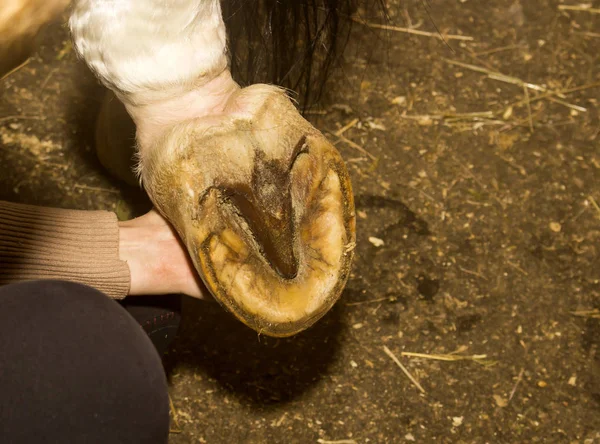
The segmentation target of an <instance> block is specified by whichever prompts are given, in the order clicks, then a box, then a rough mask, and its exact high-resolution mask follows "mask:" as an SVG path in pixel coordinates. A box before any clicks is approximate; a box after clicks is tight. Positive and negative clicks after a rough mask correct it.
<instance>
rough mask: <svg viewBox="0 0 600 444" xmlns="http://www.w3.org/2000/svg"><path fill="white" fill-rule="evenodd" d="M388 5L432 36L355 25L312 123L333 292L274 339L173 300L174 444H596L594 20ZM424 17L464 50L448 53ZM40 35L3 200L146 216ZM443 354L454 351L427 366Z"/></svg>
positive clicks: (68, 74) (81, 73)
mask: <svg viewBox="0 0 600 444" xmlns="http://www.w3.org/2000/svg"><path fill="white" fill-rule="evenodd" d="M391 3H392V4H393V5H398V4H399V5H400V6H393V8H392V15H391V18H390V22H391V23H393V24H395V25H398V26H404V27H406V26H410V25H411V23H412V24H416V25H418V29H419V30H423V31H430V32H432V35H433V36H432V37H430V36H418V35H411V34H408V33H406V32H397V31H382V30H378V29H375V28H373V27H368V26H364V25H357V26H356V27H355V30H354V39H353V41H352V43H351V46H350V48H349V50H348V52H347V53H346V62H347V63H346V64H345V65H344V67H343V69H340V70H339V71H338V72H337V73H336V74H335V75H334V79H333V82H332V83H331V85H332V87H331V90H330V91H329V93H328V97H327V100H326V101H325V102H324V103H323V107H322V112H313V113H312V114H311V115H310V116H311V119H313V121H314V122H315V124H316V125H317V126H318V127H319V128H321V129H322V130H323V131H326V132H328V134H329V136H330V137H331V139H332V140H334V141H336V145H337V146H338V147H339V149H340V151H341V152H342V154H343V155H344V157H345V158H346V159H347V161H348V166H349V169H350V171H351V174H352V178H353V183H354V189H355V194H356V197H357V200H356V202H357V210H358V215H359V233H358V246H357V259H356V263H355V267H354V272H353V274H352V277H351V279H350V281H349V283H348V287H347V290H346V291H345V293H344V295H343V297H342V299H341V301H340V302H339V303H338V304H337V305H336V307H335V308H334V309H333V310H332V312H331V313H330V314H329V315H327V316H326V317H325V318H324V319H323V320H322V321H321V322H319V323H318V324H317V325H316V326H315V327H314V328H312V329H310V330H309V331H307V332H305V333H303V334H300V335H298V336H297V337H294V338H291V339H284V340H273V339H269V338H264V337H257V336H256V334H255V333H253V332H252V331H251V330H249V329H247V328H246V327H244V326H243V325H241V324H240V323H239V322H237V321H235V320H234V319H233V318H232V317H231V316H229V315H228V314H226V313H225V312H223V310H222V309H221V308H219V307H218V306H216V305H215V304H210V303H203V302H200V301H195V300H186V301H185V304H184V305H185V306H184V309H185V313H184V317H185V319H184V326H183V329H182V332H181V336H180V338H179V339H178V340H177V341H176V343H175V345H174V347H173V350H172V351H171V352H170V354H169V356H168V358H167V366H168V369H169V375H170V380H171V396H172V400H173V404H174V408H175V410H174V417H175V420H176V421H174V423H173V428H174V431H173V434H172V435H171V438H172V442H173V443H175V444H177V443H188V442H196V443H197V442H207V443H242V442H244V443H246V442H248V443H265V442H268V443H312V442H321V443H327V442H339V443H361V444H362V443H368V442H371V443H386V442H389V443H396V442H411V441H415V442H423V443H428V442H434V440H438V441H439V442H465V443H467V442H468V443H497V442H501V443H504V442H506V443H513V442H565V443H582V444H583V443H586V444H591V443H595V442H600V312H599V310H600V207H599V205H600V119H599V99H600V88H599V85H600V84H599V83H598V82H600V70H599V68H600V51H598V48H600V15H599V14H596V13H594V12H591V11H568V10H560V9H559V2H557V1H554V0H553V1H548V0H528V1H525V0H520V1H519V0H515V1H509V0H488V1H485V2H483V1H476V0H461V1H460V2H458V1H450V0H437V1H435V2H430V3H431V4H430V9H429V14H431V19H430V17H429V16H428V14H427V10H426V9H425V6H424V5H425V4H426V3H422V2H420V1H417V0H414V1H403V2H400V1H399V0H394V1H391ZM570 3H571V4H574V3H575V2H570ZM560 4H561V5H562V4H563V3H560ZM595 7H596V8H598V7H600V5H599V4H598V3H597V2H595ZM405 8H406V9H405ZM409 17H410V23H409ZM432 20H433V22H434V23H435V24H436V25H437V27H438V28H439V30H440V31H441V32H442V33H443V34H460V35H463V36H470V37H472V38H473V40H472V41H460V40H450V39H448V44H447V45H446V44H445V43H444V42H442V41H441V40H439V39H438V38H436V31H435V28H434V27H433V25H432ZM46 37H47V41H46V42H45V43H44V44H43V45H42V48H41V49H40V51H39V53H38V55H36V56H35V57H34V58H33V59H32V60H31V61H30V62H29V63H28V64H27V65H25V66H24V67H22V68H21V69H20V70H18V71H17V72H15V73H14V74H12V75H11V76H9V77H8V78H7V79H5V80H4V81H3V82H2V83H1V84H0V91H1V94H2V99H1V103H0V198H1V199H4V200H11V201H19V202H26V203H35V204H41V205H53V206H61V207H69V208H81V209H98V208H102V209H112V210H115V211H117V212H118V214H119V215H120V216H121V217H122V218H126V217H130V216H131V215H132V214H137V213H139V212H140V211H143V210H144V209H146V208H147V205H148V203H147V201H145V200H144V197H143V194H142V193H141V192H139V191H137V190H134V189H130V188H127V187H126V186H125V185H122V184H121V183H119V182H118V181H116V180H113V179H111V178H110V177H109V176H108V175H107V173H105V172H104V171H103V170H102V168H101V167H100V166H99V164H98V162H97V160H96V158H95V154H94V150H93V134H94V122H95V118H96V115H97V112H98V108H99V105H100V101H101V99H102V97H103V94H104V91H103V90H102V89H101V88H100V87H98V86H97V84H96V81H95V80H94V78H93V77H92V76H91V74H90V73H89V72H88V71H87V70H86V68H85V67H84V66H83V65H82V64H81V63H80V62H78V61H77V60H76V58H75V56H74V54H73V51H72V50H71V49H70V46H69V43H68V37H67V34H66V30H65V29H64V28H63V27H60V26H58V25H57V26H54V27H52V28H51V29H50V30H49V32H48V33H47V34H46ZM453 62H461V63H466V64H469V65H475V66H477V67H480V68H485V69H488V70H489V71H494V72H500V73H503V74H505V75H507V76H512V77H514V78H513V79H506V78H500V79H498V77H497V76H496V77H494V76H492V77H494V78H490V77H489V76H488V74H486V73H485V72H482V71H476V70H473V69H472V68H471V67H468V66H465V65H462V66H459V65H456V64H453ZM519 79H520V81H524V82H529V83H531V84H534V85H539V86H541V87H542V88H547V89H548V91H550V92H551V94H548V93H547V92H544V91H537V90H535V89H532V88H530V89H529V90H528V94H525V92H524V91H525V90H524V88H523V86H522V84H520V83H519ZM507 80H508V81H507ZM575 88H578V89H577V90H575ZM560 91H564V93H563V94H559V92H560ZM542 97H543V98H542ZM527 99H529V102H528V101H527ZM511 104H513V105H512V106H511ZM469 113H477V114H469ZM354 119H358V120H357V121H356V122H355V123H354V125H352V126H351V127H350V128H348V129H347V130H345V131H344V132H343V134H341V136H338V135H334V134H333V133H335V132H336V131H338V130H339V129H340V128H342V127H344V126H346V125H347V124H349V123H352V121H353V120H354ZM594 310H595V311H594ZM384 347H387V349H388V350H389V351H390V353H391V354H393V355H395V356H396V357H397V359H398V360H399V362H400V363H402V364H403V365H404V366H405V367H406V369H407V370H408V372H410V374H411V375H412V376H413V377H414V378H415V379H416V380H417V381H418V382H419V383H420V385H421V386H422V388H423V390H424V393H422V392H421V391H420V390H419V389H418V388H417V386H416V385H415V384H413V383H412V382H411V381H410V380H409V379H408V377H407V376H406V375H405V374H404V373H403V371H402V370H401V369H400V368H399V366H398V365H397V364H396V363H395V362H394V360H393V359H392V358H391V357H390V356H389V355H388V354H387V353H386V352H385V351H384ZM404 352H413V353H422V354H425V355H428V356H426V357H421V358H417V357H409V356H405V355H403V353H404ZM448 354H453V356H463V357H466V358H465V359H464V360H456V361H440V360H436V359H433V358H435V357H436V356H435V355H446V356H447V355H448ZM473 355H478V356H475V358H474V359H468V358H469V357H470V358H472V357H473ZM479 355H485V357H482V356H479Z"/></svg>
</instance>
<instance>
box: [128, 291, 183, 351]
mask: <svg viewBox="0 0 600 444" xmlns="http://www.w3.org/2000/svg"><path fill="white" fill-rule="evenodd" d="M120 303H121V305H122V306H123V307H124V308H125V310H127V312H128V313H129V314H130V315H131V316H133V318H134V319H135V320H136V321H137V322H138V324H140V325H141V326H142V328H143V329H144V331H145V332H146V334H147V335H148V337H149V338H150V340H151V341H152V343H153V344H154V346H155V347H156V350H158V354H159V355H161V356H162V355H163V354H164V353H165V352H166V351H167V349H168V348H169V346H170V345H171V343H172V342H173V340H174V339H175V336H176V335H177V331H178V330H179V325H180V324H181V296H180V295H165V296H131V297H128V298H125V299H124V300H123V301H120Z"/></svg>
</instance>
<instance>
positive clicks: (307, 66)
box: [222, 0, 387, 108]
mask: <svg viewBox="0 0 600 444" xmlns="http://www.w3.org/2000/svg"><path fill="white" fill-rule="evenodd" d="M222 3H223V5H222V8H223V17H224V19H225V24H226V26H227V32H228V40H229V41H228V47H229V55H230V59H231V70H232V74H233V76H234V78H235V79H236V80H237V81H238V82H239V83H241V84H242V85H248V84H250V83H256V82H268V83H273V84H276V85H279V86H283V87H286V88H288V89H291V90H293V91H295V92H296V93H298V94H299V98H300V102H301V104H302V105H303V107H304V108H306V107H307V106H309V105H310V104H312V103H314V102H315V101H316V100H318V99H319V98H320V96H321V94H322V93H323V89H324V87H325V83H326V81H327V76H328V74H329V72H330V70H331V68H332V67H333V66H334V65H335V64H336V63H337V62H338V60H339V57H340V55H341V54H342V52H343V50H344V48H345V46H346V44H347V43H348V37H349V35H350V28H351V24H352V20H351V19H350V18H351V16H352V15H353V14H354V13H356V12H357V10H359V8H361V9H366V10H368V11H369V12H374V13H376V14H378V15H380V16H381V17H386V16H387V10H386V4H385V0H225V1H223V2H222Z"/></svg>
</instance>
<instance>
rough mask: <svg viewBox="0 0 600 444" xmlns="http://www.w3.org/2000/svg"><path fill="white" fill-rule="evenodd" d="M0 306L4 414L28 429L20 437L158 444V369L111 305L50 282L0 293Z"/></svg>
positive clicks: (164, 401)
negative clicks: (9, 411) (41, 435)
mask: <svg viewBox="0 0 600 444" xmlns="http://www.w3.org/2000/svg"><path fill="white" fill-rule="evenodd" d="M11 287H12V288H11ZM0 303H1V304H2V307H3V312H2V316H1V317H0V349H1V350H2V351H3V357H1V358H0V361H3V363H2V367H3V373H4V377H3V381H6V385H7V387H2V390H3V393H4V394H5V395H3V396H7V395H8V397H9V398H10V400H12V402H9V405H10V404H12V405H13V407H12V408H13V412H12V416H13V417H15V414H16V411H15V410H14V409H17V410H19V415H16V416H17V417H20V418H21V419H20V422H21V423H27V424H29V425H26V426H25V427H26V430H25V431H27V432H28V433H30V432H31V431H32V427H33V429H38V427H39V430H40V431H42V430H43V431H44V435H45V436H49V435H48V432H52V431H56V433H60V432H61V430H62V432H63V433H64V431H65V430H70V433H72V434H74V437H75V438H76V437H78V436H79V437H84V436H85V437H87V438H90V439H87V438H86V442H139V443H144V442H148V443H150V442H157V438H158V442H160V441H163V442H165V441H166V439H167V435H168V422H169V411H168V395H167V383H166V377H165V374H164V370H163V368H162V363H161V361H160V358H159V356H158V354H157V353H156V351H155V349H154V347H153V346H152V343H151V342H150V340H149V339H148V337H147V335H146V334H145V333H144V331H143V330H142V328H141V327H140V326H139V325H138V324H137V322H136V321H135V320H134V319H133V318H132V317H131V316H130V315H129V314H128V313H127V312H126V311H125V310H124V309H123V308H122V307H121V306H120V305H119V304H117V303H116V302H115V301H113V300H110V299H109V298H108V297H106V296H105V295H103V294H102V293H100V292H98V291H97V290H94V289H92V288H90V287H86V286H83V285H80V284H75V283H70V282H58V281H33V282H25V283H21V284H16V285H11V286H7V287H1V288H0ZM8 381H10V383H9V382H8ZM0 386H4V383H2V382H0ZM6 390H8V392H9V393H7V392H6ZM11 393H12V395H11ZM5 399H6V398H5ZM10 400H9V401H10ZM49 403H51V404H52V405H49ZM32 406H35V407H33V408H32ZM25 418H27V421H25ZM3 422H4V421H3ZM16 426H17V428H19V427H21V426H19V425H18V424H16ZM1 435H2V432H0V436H1ZM32 436H35V435H32ZM63 436H64V435H63ZM75 441H77V439H75ZM3 442H6V441H3Z"/></svg>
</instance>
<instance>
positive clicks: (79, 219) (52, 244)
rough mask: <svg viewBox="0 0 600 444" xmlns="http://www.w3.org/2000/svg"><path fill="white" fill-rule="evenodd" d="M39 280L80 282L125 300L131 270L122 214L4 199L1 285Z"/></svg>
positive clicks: (0, 204) (0, 217)
mask: <svg viewBox="0 0 600 444" xmlns="http://www.w3.org/2000/svg"><path fill="white" fill-rule="evenodd" d="M35 279H60V280H66V281H72V282H79V283H81V284H85V285H88V286H90V287H93V288H96V289H98V290H100V291H102V292H103V293H105V294H107V295H108V296H110V297H111V298H114V299H122V298H124V297H125V296H126V295H127V293H128V292H129V286H130V272H129V267H128V266H127V263H126V262H124V261H121V260H119V225H118V221H117V216H116V215H115V214H114V213H110V212H108V211H79V210H63V209H56V208H44V207H35V206H31V205H23V204H14V203H8V202H1V201H0V285H5V284H10V283H15V282H21V281H25V280H35Z"/></svg>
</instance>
